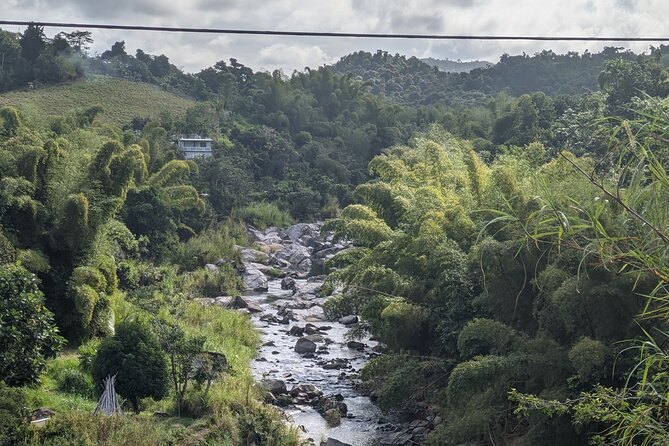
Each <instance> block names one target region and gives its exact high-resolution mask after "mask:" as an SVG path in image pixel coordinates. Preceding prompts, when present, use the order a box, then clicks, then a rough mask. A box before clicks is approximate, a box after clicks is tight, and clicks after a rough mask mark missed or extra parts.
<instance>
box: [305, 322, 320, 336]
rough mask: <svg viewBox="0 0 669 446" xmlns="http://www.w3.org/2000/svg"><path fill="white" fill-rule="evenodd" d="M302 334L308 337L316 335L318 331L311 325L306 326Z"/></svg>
mask: <svg viewBox="0 0 669 446" xmlns="http://www.w3.org/2000/svg"><path fill="white" fill-rule="evenodd" d="M304 332H305V333H306V334H308V335H313V334H318V333H319V332H320V330H319V329H318V327H316V326H315V325H313V324H307V325H305V326H304Z"/></svg>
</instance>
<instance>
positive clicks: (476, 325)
mask: <svg viewBox="0 0 669 446" xmlns="http://www.w3.org/2000/svg"><path fill="white" fill-rule="evenodd" d="M517 338H518V334H517V333H516V332H515V330H514V329H512V328H511V327H509V326H507V325H504V324H503V323H501V322H498V321H495V320H491V319H478V318H477V319H473V320H471V321H470V322H468V323H467V325H465V326H464V327H463V329H462V331H461V332H460V335H459V336H458V351H459V352H460V355H462V357H463V358H464V359H469V358H473V357H474V356H479V355H503V354H506V353H509V351H511V350H512V348H513V347H514V343H515V342H517Z"/></svg>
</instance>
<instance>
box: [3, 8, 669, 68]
mask: <svg viewBox="0 0 669 446" xmlns="http://www.w3.org/2000/svg"><path fill="white" fill-rule="evenodd" d="M2 10H3V14H2V15H3V18H7V19H15V20H35V21H38V20H43V21H72V22H98V23H119V24H146V25H165V26H188V27H216V28H236V29H270V30H310V31H343V32H371V33H390V32H398V33H431V34H436V33H442V34H498V35H513V34H525V35H629V36H635V35H640V34H642V33H643V34H649V35H668V34H669V25H668V24H667V23H666V20H665V17H666V16H667V15H668V14H669V2H666V1H664V0H594V1H593V0H542V1H537V0H514V1H513V2H510V1H509V0H403V1H392V0H336V1H333V0H311V1H309V2H304V1H299V0H283V1H267V0H115V1H113V2H109V1H106V0H5V2H3V7H2ZM47 11H48V15H47V13H46V12H47ZM8 29H10V27H8ZM11 30H13V31H14V30H16V27H11ZM46 31H47V33H48V34H49V35H53V34H56V33H57V32H59V31H62V30H60V29H53V28H48V29H47V30H46ZM93 37H94V39H95V44H94V46H93V49H92V50H93V51H95V52H102V51H104V50H106V49H108V48H109V47H111V45H112V44H113V43H114V42H115V41H117V40H125V41H126V47H127V48H128V49H132V50H133V51H134V48H142V49H144V50H146V51H148V52H150V53H156V54H165V55H167V56H168V57H169V58H170V60H171V61H172V62H173V63H174V64H175V65H177V66H182V67H184V68H185V69H186V70H189V71H199V70H200V69H202V68H205V67H206V66H209V65H212V64H214V63H215V62H216V61H218V60H227V59H229V58H230V57H234V58H237V59H238V60H239V61H240V62H242V63H244V64H246V65H248V66H251V67H252V68H254V69H258V68H264V69H267V70H273V69H275V68H282V69H284V71H285V72H291V71H292V70H293V69H303V68H304V67H305V66H307V65H308V66H312V67H316V66H318V65H320V64H323V63H328V62H331V61H334V60H337V59H338V58H339V57H341V56H344V55H346V54H348V53H350V52H353V51H357V50H366V51H372V52H373V51H376V50H377V49H379V48H380V49H384V50H387V51H388V52H390V53H392V54H394V53H400V54H406V55H408V56H412V55H415V56H417V57H428V56H432V57H439V58H444V57H449V58H460V59H463V60H471V59H487V60H491V61H496V60H498V58H499V56H500V55H501V54H503V53H509V54H517V53H522V52H526V53H528V54H533V53H534V52H538V51H541V50H543V49H553V50H554V51H556V52H565V51H570V50H574V51H583V50H585V49H588V50H590V51H598V50H600V49H601V48H602V47H604V46H607V45H612V44H611V43H597V44H594V43H582V42H581V43H579V42H571V43H565V42H548V43H546V42H508V41H507V42H494V41H493V42H484V41H475V42H472V41H456V42H449V41H422V40H412V41H405V40H399V39H392V40H380V39H326V38H299V37H264V36H221V35H194V34H186V33H182V34H179V33H173V34H167V33H147V32H129V31H111V30H110V31H94V32H93ZM616 45H618V44H616ZM628 47H630V48H632V49H634V50H636V51H643V50H644V49H646V48H647V45H646V44H634V45H628Z"/></svg>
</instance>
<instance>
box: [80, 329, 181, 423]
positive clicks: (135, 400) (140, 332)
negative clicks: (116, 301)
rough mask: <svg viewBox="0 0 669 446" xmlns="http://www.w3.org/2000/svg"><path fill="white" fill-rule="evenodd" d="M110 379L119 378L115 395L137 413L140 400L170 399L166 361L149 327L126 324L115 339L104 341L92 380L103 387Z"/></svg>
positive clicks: (95, 363)
mask: <svg viewBox="0 0 669 446" xmlns="http://www.w3.org/2000/svg"><path fill="white" fill-rule="evenodd" d="M110 375H116V391H117V392H118V394H119V395H121V396H122V397H123V398H126V399H128V401H129V402H130V404H131V405H132V408H133V409H134V410H135V412H139V400H140V399H141V398H146V397H151V398H154V399H156V400H160V399H162V398H164V397H165V396H166V395H167V392H168V385H169V378H168V375H167V360H166V359H165V355H164V354H163V352H162V350H161V349H160V344H159V343H158V340H157V339H156V337H155V336H154V335H153V333H151V331H150V330H149V328H148V327H147V326H145V325H143V324H141V323H139V322H123V323H122V324H121V325H120V326H119V327H118V329H117V331H116V334H115V335H114V336H112V337H110V338H107V339H105V340H104V341H102V344H101V345H100V348H99V349H98V353H97V354H96V356H95V359H94V360H93V379H94V380H95V382H96V384H101V383H102V381H103V380H104V379H105V378H106V377H107V376H110Z"/></svg>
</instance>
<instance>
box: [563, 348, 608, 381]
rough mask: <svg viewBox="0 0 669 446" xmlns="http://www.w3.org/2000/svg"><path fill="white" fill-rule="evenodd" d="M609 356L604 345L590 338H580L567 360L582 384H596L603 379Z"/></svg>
mask: <svg viewBox="0 0 669 446" xmlns="http://www.w3.org/2000/svg"><path fill="white" fill-rule="evenodd" d="M610 356H611V351H610V349H609V348H608V347H607V346H606V345H604V344H602V343H601V342H600V341H595V340H593V339H590V338H582V339H581V340H579V341H578V342H577V343H576V344H574V346H573V347H572V348H571V350H569V360H570V361H571V363H572V365H573V366H574V369H575V370H576V373H577V375H578V379H579V380H580V381H581V382H583V383H592V382H595V383H596V382H599V381H600V380H602V379H603V378H605V377H606V372H607V370H606V369H607V366H608V365H609V362H610Z"/></svg>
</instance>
